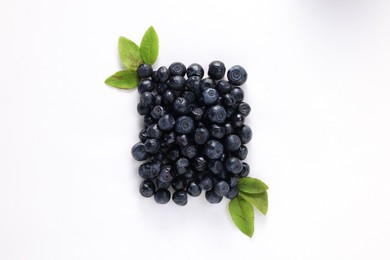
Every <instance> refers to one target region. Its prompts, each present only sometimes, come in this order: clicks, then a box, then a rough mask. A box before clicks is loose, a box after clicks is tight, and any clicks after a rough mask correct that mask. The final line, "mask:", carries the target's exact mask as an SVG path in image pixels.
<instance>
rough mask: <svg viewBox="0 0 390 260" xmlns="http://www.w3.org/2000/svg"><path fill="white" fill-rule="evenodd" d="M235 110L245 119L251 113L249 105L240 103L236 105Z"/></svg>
mask: <svg viewBox="0 0 390 260" xmlns="http://www.w3.org/2000/svg"><path fill="white" fill-rule="evenodd" d="M237 109H238V111H239V112H240V114H241V115H243V116H245V117H246V116H248V115H249V113H250V112H251V107H250V106H249V104H247V103H245V102H241V103H240V104H238V106H237Z"/></svg>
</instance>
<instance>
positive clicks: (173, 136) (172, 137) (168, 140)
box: [159, 126, 176, 145]
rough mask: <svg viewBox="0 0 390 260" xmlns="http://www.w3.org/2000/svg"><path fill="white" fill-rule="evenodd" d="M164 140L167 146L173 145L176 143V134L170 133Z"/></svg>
mask: <svg viewBox="0 0 390 260" xmlns="http://www.w3.org/2000/svg"><path fill="white" fill-rule="evenodd" d="M159 127H160V126H159ZM163 140H164V143H165V144H166V145H171V144H173V143H174V142H176V134H175V132H169V133H167V134H165V135H164V139H163Z"/></svg>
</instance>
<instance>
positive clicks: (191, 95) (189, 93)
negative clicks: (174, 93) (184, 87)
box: [181, 91, 196, 103]
mask: <svg viewBox="0 0 390 260" xmlns="http://www.w3.org/2000/svg"><path fill="white" fill-rule="evenodd" d="M181 96H182V97H184V98H185V99H187V100H188V102H190V103H194V101H195V98H196V97H195V94H194V92H192V91H183V92H182V93H181Z"/></svg>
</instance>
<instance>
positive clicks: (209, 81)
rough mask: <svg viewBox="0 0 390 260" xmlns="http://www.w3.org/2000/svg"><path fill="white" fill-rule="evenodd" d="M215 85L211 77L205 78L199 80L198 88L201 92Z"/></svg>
mask: <svg viewBox="0 0 390 260" xmlns="http://www.w3.org/2000/svg"><path fill="white" fill-rule="evenodd" d="M216 85H217V84H216V83H215V80H213V79H212V78H205V79H202V81H201V82H200V90H201V91H202V92H203V91H205V90H206V89H208V88H215V87H216Z"/></svg>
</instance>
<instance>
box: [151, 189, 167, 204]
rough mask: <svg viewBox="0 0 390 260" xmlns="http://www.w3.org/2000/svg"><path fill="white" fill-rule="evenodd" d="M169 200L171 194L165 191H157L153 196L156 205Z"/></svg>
mask: <svg viewBox="0 0 390 260" xmlns="http://www.w3.org/2000/svg"><path fill="white" fill-rule="evenodd" d="M170 199H171V193H170V192H169V190H166V189H158V190H157V191H156V193H155V194H154V201H156V202H157V203H158V204H166V203H168V201H169V200H170Z"/></svg>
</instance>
